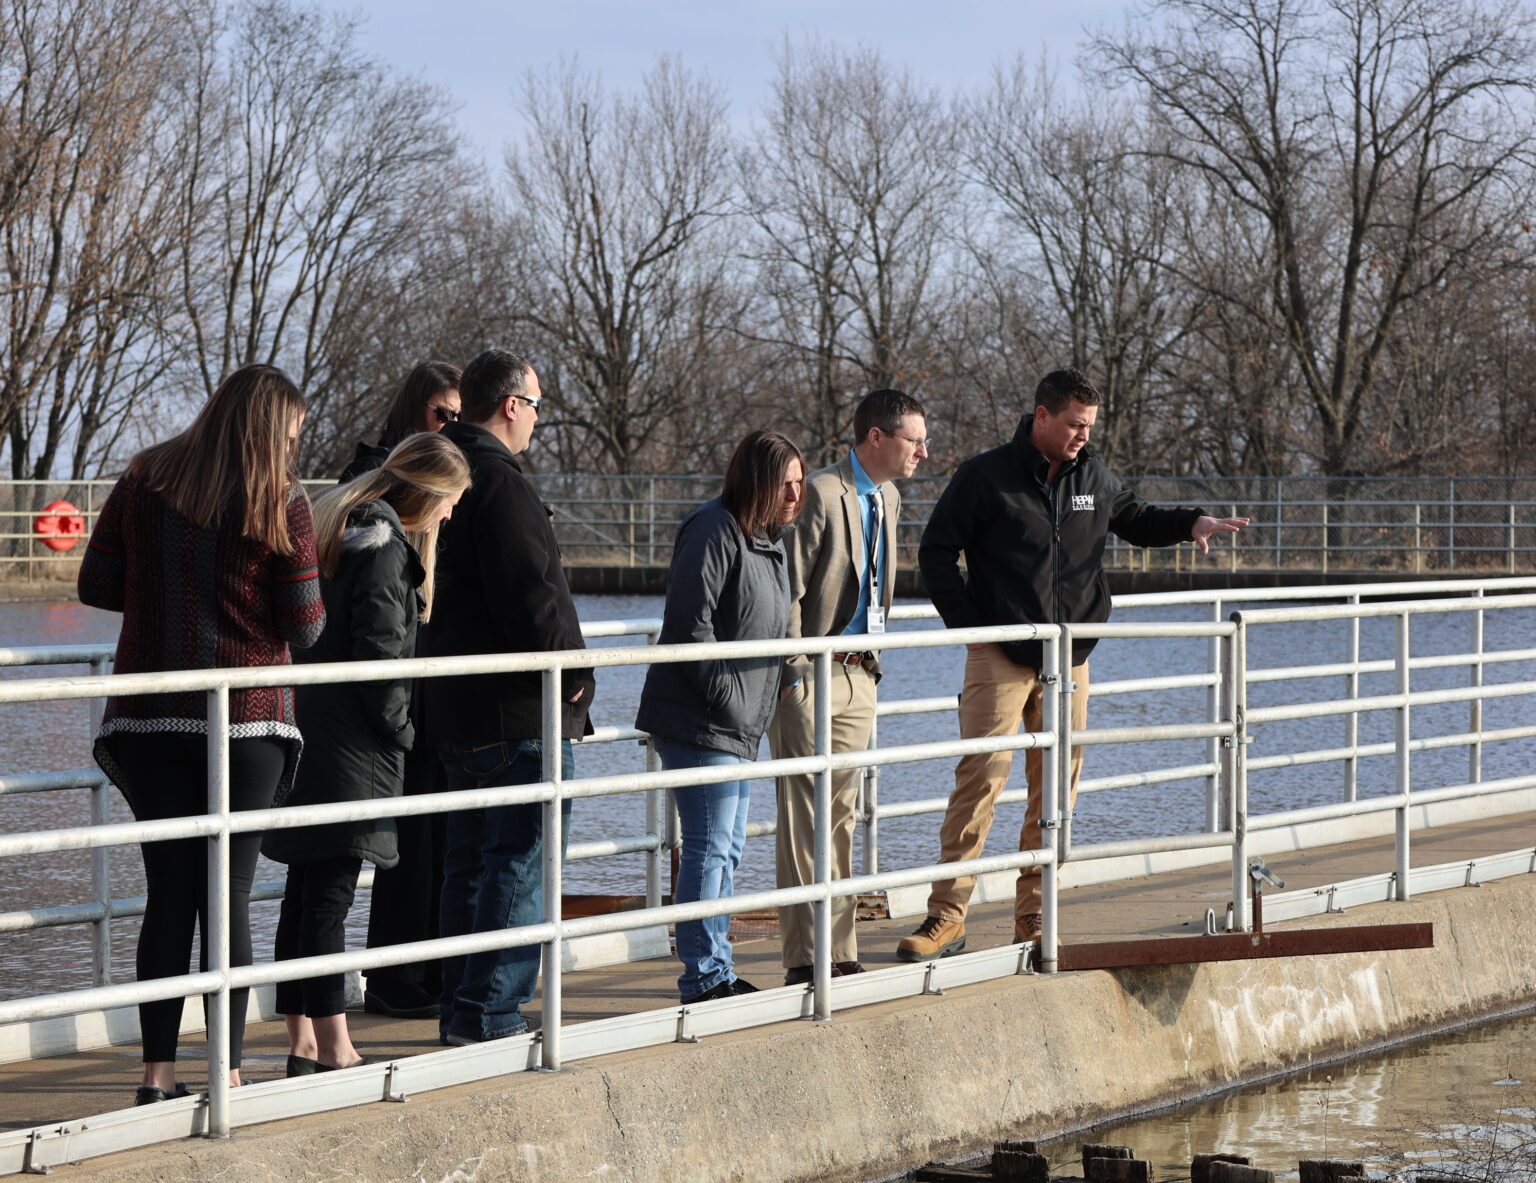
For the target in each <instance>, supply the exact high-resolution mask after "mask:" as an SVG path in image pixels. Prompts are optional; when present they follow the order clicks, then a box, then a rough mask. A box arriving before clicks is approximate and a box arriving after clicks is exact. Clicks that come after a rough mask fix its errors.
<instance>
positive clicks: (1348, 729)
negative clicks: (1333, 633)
mask: <svg viewBox="0 0 1536 1183" xmlns="http://www.w3.org/2000/svg"><path fill="white" fill-rule="evenodd" d="M1349 603H1350V604H1353V605H1355V606H1356V607H1358V606H1359V604H1360V597H1359V596H1350V597H1349ZM1349 664H1350V671H1349V673H1347V674H1345V675H1344V692H1345V694H1347V695H1348V697H1349V701H1350V702H1354V701H1355V700H1356V699H1358V698H1359V697H1360V618H1359V617H1358V616H1352V617H1350V619H1349ZM1344 746H1345V747H1346V748H1348V749H1349V755H1348V756H1346V757H1345V758H1344V800H1346V801H1353V800H1355V799H1356V798H1357V797H1358V796H1359V784H1360V781H1359V776H1360V757H1359V756H1358V755H1357V754H1356V749H1357V748H1359V746H1360V716H1359V715H1357V714H1355V713H1354V712H1353V711H1351V712H1350V713H1349V714H1347V715H1345V716H1344Z"/></svg>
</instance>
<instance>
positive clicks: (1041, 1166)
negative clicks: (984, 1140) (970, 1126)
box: [992, 1141, 1051, 1183]
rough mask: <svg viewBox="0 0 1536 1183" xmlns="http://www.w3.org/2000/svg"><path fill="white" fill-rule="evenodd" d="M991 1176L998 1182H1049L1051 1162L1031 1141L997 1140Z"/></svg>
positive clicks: (993, 1151) (993, 1153)
mask: <svg viewBox="0 0 1536 1183" xmlns="http://www.w3.org/2000/svg"><path fill="white" fill-rule="evenodd" d="M992 1178H993V1179H994V1180H997V1181H998V1183H1050V1178H1051V1163H1050V1160H1049V1159H1048V1158H1046V1157H1045V1155H1043V1154H1041V1153H1040V1148H1039V1147H1038V1146H1036V1145H1035V1143H1033V1142H1022V1141H1020V1142H997V1143H995V1144H994V1145H993V1147H992Z"/></svg>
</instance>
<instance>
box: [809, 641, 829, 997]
mask: <svg viewBox="0 0 1536 1183" xmlns="http://www.w3.org/2000/svg"><path fill="white" fill-rule="evenodd" d="M815 690H816V703H815V708H816V755H817V756H818V757H819V758H820V759H822V760H826V759H827V757H828V756H829V755H830V754H831V752H832V653H831V651H830V650H822V652H820V653H818V654H816V686H815ZM814 840H815V871H816V883H817V886H819V887H820V888H821V889H822V890H823V891H826V890H827V889H828V887H829V886H830V885H831V882H832V769H831V768H830V767H827V766H825V765H823V767H821V768H820V769H818V770H817V772H816V824H815V830H814ZM815 918H816V962H815V967H814V970H813V975H812V976H813V980H814V983H815V984H814V992H815V997H814V999H813V1003H814V1018H815V1019H816V1021H817V1022H819V1023H825V1022H830V1021H831V1018H832V897H831V896H830V895H823V896H822V897H821V898H820V899H818V900H817V901H816V913H815Z"/></svg>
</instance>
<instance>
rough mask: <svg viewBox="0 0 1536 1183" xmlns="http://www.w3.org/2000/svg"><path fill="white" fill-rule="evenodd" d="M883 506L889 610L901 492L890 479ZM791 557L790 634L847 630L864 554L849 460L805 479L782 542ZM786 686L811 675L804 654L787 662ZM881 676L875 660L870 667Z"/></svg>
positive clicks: (885, 595) (884, 594) (817, 634)
mask: <svg viewBox="0 0 1536 1183" xmlns="http://www.w3.org/2000/svg"><path fill="white" fill-rule="evenodd" d="M880 491H881V495H882V499H883V501H884V508H885V570H886V580H885V586H884V587H882V588H881V589H880V598H881V600H882V601H884V603H883V605H882V606H883V607H884V608H885V609H886V611H887V612H889V611H890V607H891V594H892V592H893V591H894V589H895V586H896V519H897V518H898V517H899V516H900V514H901V494H900V493H898V492H897V491H896V485H895V482H893V481H886V482H885V484H884V485H882V486H881V490H880ZM784 541H785V549H786V551H787V552H788V554H789V635H790V636H791V637H832V636H836V635H837V634H839V633H841V632H842V631H843V630H844V629H845V628H847V627H848V622H849V621H850V620H852V619H853V610H854V609H855V608H856V607H858V603H859V559H858V557H857V556H861V555H863V554H864V553H865V544H864V512H863V509H862V508H861V507H860V505H859V494H858V489H857V488H856V487H855V485H854V479H853V460H852V458H851V457H849V456H844V457H843V458H842V459H841V460H839V461H838V462H837V463H836V464H832V465H829V466H828V467H826V468H820V469H817V470H816V471H815V472H813V473H811V475H810V476H808V477H806V479H805V500H804V502H803V503H802V505H801V507H800V516H799V517H797V518H796V519H795V525H794V528H793V530H791V531H790V533H789V536H788V537H787V538H786V539H785V540H784ZM785 665H786V666H787V667H788V668H787V669H786V671H785V684H786V685H787V684H788V683H789V682H791V681H793V680H794V679H795V678H803V677H807V676H809V675H810V673H811V667H812V661H811V659H810V658H809V657H805V656H803V655H800V656H795V657H791V658H789V659H788V661H786V662H785ZM869 668H870V670H871V672H872V673H875V674H879V672H880V663H879V660H878V658H877V659H876V660H875V661H874V662H872V663H870V667H869Z"/></svg>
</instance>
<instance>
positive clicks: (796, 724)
mask: <svg viewBox="0 0 1536 1183" xmlns="http://www.w3.org/2000/svg"><path fill="white" fill-rule="evenodd" d="M926 429H927V423H926V418H925V415H924V412H923V405H922V404H921V403H920V402H918V401H917V400H916V399H915V398H912V397H911V396H910V395H907V394H903V393H902V392H901V391H899V390H877V391H875V392H873V393H872V394H869V395H866V396H865V397H864V399H863V400H862V401H861V402H860V403H859V405H858V408H857V409H856V410H855V411H854V416H853V433H854V441H855V443H854V448H853V451H852V452H850V453H849V454H848V455H847V456H844V457H843V458H842V459H841V460H839V461H838V462H837V463H836V464H833V465H830V466H829V467H827V468H823V469H820V470H818V471H816V472H813V473H811V475H810V476H808V477H807V478H806V481H805V494H804V503H803V505H802V508H801V511H800V516H799V518H798V519H796V522H795V526H794V529H793V531H792V533H791V534H790V536H789V538H788V539H787V541H788V552H789V595H790V607H789V635H790V636H791V637H833V636H857V635H861V634H864V633H880V632H884V631H885V619H886V616H887V614H888V613H889V611H890V607H891V595H892V592H893V590H894V588H895V583H896V522H897V518H898V516H899V515H900V512H901V495H900V494H899V493H898V492H897V491H896V486H895V484H894V482H895V481H896V480H897V479H898V478H901V477H909V476H911V475H912V473H913V471H914V470H915V469H916V468H917V462H918V461H919V460H920V459H922V458H923V457H925V456H926V455H927V454H928V440H927V437H926ZM872 606H873V607H872ZM879 677H880V662H879V654H878V653H875V652H872V651H869V650H867V649H863V648H854V647H852V646H850V651H849V652H846V653H844V652H835V653H833V654H832V750H833V751H834V752H854V751H861V750H863V749H864V748H866V747H868V746H869V734H870V729H871V727H872V725H873V723H874V719H875V683H876V681H878V680H879ZM815 719H816V714H815V699H814V666H813V662H812V660H811V659H810V658H808V657H805V656H803V655H801V656H795V657H791V658H790V659H789V660H788V661H787V662H786V669H785V674H784V688H783V690H782V691H781V692H780V697H779V707H778V711H777V712H776V714H775V715H774V719H773V723H772V725H771V727H770V728H769V731H768V742H769V745H770V746H771V748H772V751H773V756H774V759H776V760H777V759H789V758H793V757H796V756H809V755H811V754H812V753H813V751H814V750H815V734H816V723H815ZM859 780H860V778H859V770H858V769H847V770H845V771H843V772H839V773H836V774H835V775H834V776H833V780H832V817H831V825H832V875H833V877H834V878H836V879H846V878H848V877H849V876H850V875H851V874H852V873H853V830H854V822H855V814H856V813H857V810H858V798H859ZM815 801H816V778H815V777H813V776H784V777H780V778H779V779H778V846H777V859H776V862H777V872H778V885H779V886H780V887H798V886H801V885H803V884H807V883H811V882H814V881H815V844H814V835H815V829H816V825H815V818H816V814H815ZM856 907H857V901H856V900H854V899H853V898H851V897H844V898H842V899H835V900H833V901H832V973H833V975H834V976H841V975H844V974H855V973H863V972H864V967H863V966H862V965H860V964H859V948H858V940H857V938H856V937H855V935H854V924H853V921H854V912H855V909H856ZM779 926H780V928H781V930H782V932H783V941H784V968H785V971H786V972H785V975H784V981H785V984H786V985H790V986H794V985H799V984H802V983H805V982H809V981H810V980H811V977H812V968H811V967H812V962H813V959H814V955H815V920H814V909H813V907H812V906H811V905H810V904H796V905H794V906H792V907H788V908H780V909H779Z"/></svg>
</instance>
